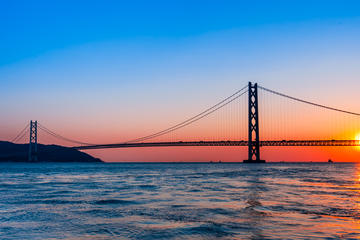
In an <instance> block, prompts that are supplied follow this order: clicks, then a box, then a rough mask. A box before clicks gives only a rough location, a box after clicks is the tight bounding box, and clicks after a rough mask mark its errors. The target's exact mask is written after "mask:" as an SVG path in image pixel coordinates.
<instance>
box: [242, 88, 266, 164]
mask: <svg viewBox="0 0 360 240" xmlns="http://www.w3.org/2000/svg"><path fill="white" fill-rule="evenodd" d="M248 91H249V113H248V121H249V123H248V125H249V130H248V131H249V138H248V159H246V160H244V161H243V162H244V163H264V162H265V160H260V139H259V111H258V106H259V104H258V89H257V83H255V84H252V83H251V82H249V90H248Z"/></svg>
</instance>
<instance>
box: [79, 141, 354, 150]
mask: <svg viewBox="0 0 360 240" xmlns="http://www.w3.org/2000/svg"><path fill="white" fill-rule="evenodd" d="M247 145H248V141H193V142H181V141H180V142H146V143H116V144H102V145H86V146H76V147H73V148H74V149H78V150H86V149H104V148H132V147H188V146H247ZM260 146H262V147H266V146H343V147H345V146H360V141H359V140H282V141H260Z"/></svg>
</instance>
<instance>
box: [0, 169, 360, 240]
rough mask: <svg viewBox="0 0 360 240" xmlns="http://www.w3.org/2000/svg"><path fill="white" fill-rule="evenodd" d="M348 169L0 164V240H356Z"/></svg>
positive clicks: (357, 189)
mask: <svg viewBox="0 0 360 240" xmlns="http://www.w3.org/2000/svg"><path fill="white" fill-rule="evenodd" d="M359 181H360V165H359V164H354V163H266V164H242V163H32V164H30V163H28V164H25V163H1V164H0V239H2V240H6V239H21V240H23V239H69V240H70V239H71V240H73V239H90V240H91V239H144V240H145V239H359V238H360V184H359V183H360V182H359Z"/></svg>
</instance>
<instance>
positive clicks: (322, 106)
mask: <svg viewBox="0 0 360 240" xmlns="http://www.w3.org/2000/svg"><path fill="white" fill-rule="evenodd" d="M258 88H260V89H262V90H264V91H267V92H270V93H272V94H276V95H279V96H282V97H285V98H289V99H292V100H295V101H298V102H302V103H306V104H310V105H313V106H317V107H321V108H325V109H329V110H333V111H337V112H342V113H346V114H351V115H355V116H360V113H355V112H350V111H346V110H342V109H338V108H333V107H328V106H325V105H322V104H318V103H313V102H310V101H306V100H303V99H300V98H295V97H291V96H289V95H286V94H283V93H279V92H276V91H274V90H270V89H268V88H264V87H261V86H258Z"/></svg>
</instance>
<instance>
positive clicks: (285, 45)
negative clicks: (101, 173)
mask: <svg viewBox="0 0 360 240" xmlns="http://www.w3.org/2000/svg"><path fill="white" fill-rule="evenodd" d="M359 26H360V2H359V1H7V2H3V3H2V7H1V8H0V35H1V38H0V52H1V54H0V81H1V85H2V87H1V89H0V95H1V97H2V101H1V102H0V112H1V113H2V120H1V123H0V130H1V131H0V132H1V133H0V138H1V139H5V140H8V139H9V138H11V137H12V136H13V135H15V134H16V133H17V132H18V131H19V130H20V129H21V128H22V126H23V125H25V124H26V123H27V122H28V120H30V119H37V120H39V121H41V122H43V124H44V125H47V126H48V127H49V128H52V129H53V130H54V131H57V132H60V133H62V134H63V135H66V136H69V137H73V138H80V140H91V139H94V138H96V139H99V141H105V140H107V139H109V136H110V135H111V134H113V135H114V139H115V138H116V136H120V135H124V136H127V137H131V138H132V137H136V136H138V135H139V134H142V133H143V132H146V131H147V132H151V131H153V130H158V129H162V128H166V127H167V126H168V125H169V123H174V122H179V121H181V120H183V119H184V118H185V117H186V116H191V115H193V114H196V113H198V112H199V111H201V110H202V109H204V108H206V107H208V106H209V105H211V104H213V103H216V102H217V101H218V100H219V99H222V98H223V97H224V96H228V95H230V94H231V93H233V92H234V91H235V90H237V89H240V88H241V87H242V86H243V85H245V84H246V83H247V82H248V81H256V82H259V83H260V84H262V85H264V86H266V87H269V88H272V89H276V90H278V91H282V92H285V93H288V94H290V95H294V96H298V97H302V98H306V99H309V100H312V101H316V102H320V103H326V104H328V105H333V106H335V107H339V108H346V109H349V110H352V111H358V112H359V111H360V109H359V105H358V102H357V101H354V98H356V97H357V96H358V92H359V91H358V90H359V89H360V80H359V78H360V67H359V66H360V44H359V42H360V27H359ZM154 112H156V114H153V113H154ZM84 119H86V123H85V124H84ZM145 121H146V122H145ZM139 126H141V128H140V127H139ZM74 129H76V131H74Z"/></svg>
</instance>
